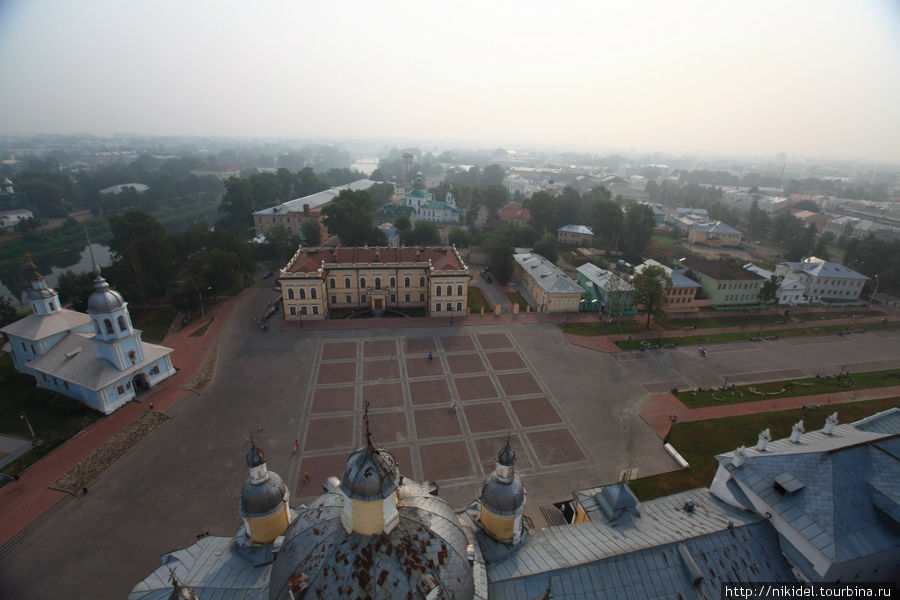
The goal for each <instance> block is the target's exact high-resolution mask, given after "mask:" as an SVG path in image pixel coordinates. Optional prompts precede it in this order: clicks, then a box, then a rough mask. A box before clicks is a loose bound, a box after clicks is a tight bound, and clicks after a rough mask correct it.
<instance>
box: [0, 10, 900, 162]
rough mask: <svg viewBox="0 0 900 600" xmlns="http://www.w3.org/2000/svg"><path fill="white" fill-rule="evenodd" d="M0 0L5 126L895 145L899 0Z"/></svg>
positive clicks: (547, 143)
mask: <svg viewBox="0 0 900 600" xmlns="http://www.w3.org/2000/svg"><path fill="white" fill-rule="evenodd" d="M536 6H537V5H533V4H529V3H509V2H493V3H485V4H484V5H480V4H476V3H454V4H453V5H449V6H447V7H446V8H441V9H439V8H435V7H433V6H431V5H423V4H417V3H411V2H403V3H398V2H390V3H361V2H345V3H342V4H340V5H330V6H324V5H299V4H296V3H289V2H281V1H269V2H260V3H255V4H251V3H239V5H238V6H234V7H229V8H227V9H224V8H222V6H221V5H220V4H219V3H214V2H210V1H206V0H204V1H197V2H191V3H184V4H181V3H178V4H176V3H174V2H171V1H170V0H161V1H157V2H146V1H143V0H138V1H135V2H130V3H122V2H114V1H113V0H95V1H94V2H91V3H85V4H81V3H79V4H76V3H73V2H66V1H64V2H43V1H31V2H25V1H24V0H13V1H7V2H4V3H2V4H0V69H2V72H3V73H4V76H5V79H6V82H5V85H4V88H5V90H4V94H2V96H0V114H2V115H3V117H4V119H3V121H4V122H3V124H2V125H0V133H4V134H40V133H62V134H94V135H108V134H112V133H114V132H133V133H136V134H140V135H196V136H218V137H280V138H292V137H297V138H316V137H321V138H346V139H375V138H387V139H409V140H423V141H424V140H451V139H452V140H459V143H471V144H475V145H481V146H483V147H498V146H499V147H509V148H516V147H544V148H549V147H556V148H559V149H569V150H572V151H598V150H600V149H613V148H619V149H623V150H626V149H632V150H633V151H641V152H653V151H659V152H668V153H694V154H696V153H703V154H721V155H742V156H763V157H773V156H774V155H775V153H777V152H785V153H787V154H788V157H789V159H790V157H791V156H798V155H800V156H817V157H831V158H844V159H865V160H876V161H887V162H892V163H900V114H898V112H900V109H898V106H900V3H898V2H892V1H891V0H871V1H865V2H836V1H808V0H802V1H799V0H798V1H795V2H790V3H776V2H757V3H751V4H747V5H742V6H734V5H732V3H716V2H694V1H691V2H681V3H664V2H637V3H629V5H628V6H620V5H618V4H605V3H597V2H590V3H588V2H568V3H560V4H558V5H554V6H543V5H541V7H540V9H538V8H536Z"/></svg>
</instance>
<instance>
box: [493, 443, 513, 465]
mask: <svg viewBox="0 0 900 600" xmlns="http://www.w3.org/2000/svg"><path fill="white" fill-rule="evenodd" d="M497 462H498V463H500V464H501V465H503V466H504V467H511V466H513V465H514V464H516V451H515V450H513V449H512V446H510V445H509V440H506V445H505V446H503V448H501V449H500V452H499V454H497Z"/></svg>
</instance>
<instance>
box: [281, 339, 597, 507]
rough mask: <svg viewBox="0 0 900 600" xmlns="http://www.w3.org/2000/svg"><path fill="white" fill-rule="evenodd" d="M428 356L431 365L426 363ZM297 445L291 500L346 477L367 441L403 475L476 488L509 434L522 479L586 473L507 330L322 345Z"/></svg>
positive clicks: (579, 448)
mask: <svg viewBox="0 0 900 600" xmlns="http://www.w3.org/2000/svg"><path fill="white" fill-rule="evenodd" d="M429 354H431V358H429ZM314 369H315V372H314V376H313V378H312V381H314V382H315V383H314V384H313V385H312V387H311V388H310V390H309V402H308V409H307V410H306V412H305V418H304V420H303V424H302V426H301V428H300V432H299V433H300V435H299V436H298V441H299V443H300V446H301V450H300V452H301V455H300V457H301V459H300V469H299V473H300V474H302V475H301V476H299V477H297V481H296V484H297V487H296V491H295V495H297V496H300V497H305V496H311V495H316V494H317V493H318V491H317V488H316V487H315V486H313V488H310V489H306V486H307V485H308V483H307V482H306V481H304V480H305V479H306V477H305V474H308V475H309V481H313V482H321V481H324V480H325V479H326V478H327V477H329V476H337V477H340V476H341V475H342V472H343V468H344V466H345V465H346V461H347V457H348V455H349V454H350V452H352V451H353V450H355V449H356V448H359V447H360V446H361V445H362V444H363V443H364V439H365V431H364V425H363V422H362V415H363V411H364V407H365V406H366V404H368V407H369V422H370V429H371V432H372V438H373V441H374V442H375V443H377V444H379V445H382V446H384V447H385V448H387V449H388V450H390V451H391V452H392V453H394V455H395V456H396V458H397V459H398V461H399V464H400V470H401V472H402V473H404V474H407V475H408V476H410V477H412V478H414V479H416V480H418V481H423V480H426V479H427V480H434V481H437V482H438V483H439V484H441V485H444V484H447V483H460V484H464V485H470V486H472V489H477V484H478V483H480V481H481V480H482V479H483V478H484V477H485V476H486V475H487V474H488V473H490V472H491V471H493V469H494V461H495V460H496V456H497V452H498V451H499V450H500V448H501V447H502V446H503V444H504V443H505V442H506V437H507V435H509V436H510V441H511V443H512V445H513V447H514V448H515V450H516V453H517V455H518V459H517V462H516V468H517V470H519V471H520V472H522V473H523V474H525V475H527V474H529V473H532V474H533V473H536V472H544V471H547V472H549V471H555V470H564V469H572V468H579V467H583V466H584V464H585V463H586V462H587V460H588V458H587V453H586V452H585V451H584V449H583V445H582V444H581V443H580V442H579V441H578V438H577V435H576V434H575V432H574V428H572V427H571V426H570V424H569V423H567V422H566V419H565V417H564V415H563V414H562V412H561V411H560V410H559V409H558V405H557V403H556V402H555V400H554V399H553V397H552V396H551V394H550V392H549V390H548V389H547V387H546V386H545V385H544V384H543V383H542V382H541V381H540V378H539V377H538V376H537V374H536V373H535V371H534V370H533V369H532V368H531V366H530V365H529V363H528V361H527V360H526V358H525V356H524V354H523V353H522V352H521V351H520V349H519V348H518V347H517V346H516V343H515V342H514V341H513V340H512V338H511V337H510V336H509V335H508V334H507V333H505V332H495V333H478V334H474V333H473V334H461V335H450V336H447V335H445V336H426V337H414V338H405V337H398V338H384V339H360V340H353V341H350V340H342V341H323V342H321V344H320V348H319V352H318V355H317V358H316V362H315V365H314Z"/></svg>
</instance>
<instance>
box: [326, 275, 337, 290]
mask: <svg viewBox="0 0 900 600" xmlns="http://www.w3.org/2000/svg"><path fill="white" fill-rule="evenodd" d="M328 287H330V288H331V289H334V288H335V287H337V284H336V283H335V282H334V277H331V278H330V279H329V280H328Z"/></svg>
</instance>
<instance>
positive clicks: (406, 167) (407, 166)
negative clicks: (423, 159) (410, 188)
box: [403, 152, 416, 183]
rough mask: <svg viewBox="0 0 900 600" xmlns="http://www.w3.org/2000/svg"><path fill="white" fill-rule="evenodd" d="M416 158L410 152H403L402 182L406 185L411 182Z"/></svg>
mask: <svg viewBox="0 0 900 600" xmlns="http://www.w3.org/2000/svg"><path fill="white" fill-rule="evenodd" d="M415 160H416V157H415V156H413V154H412V152H404V153H403V182H404V183H407V182H409V181H411V180H412V176H413V165H414V164H415Z"/></svg>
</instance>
